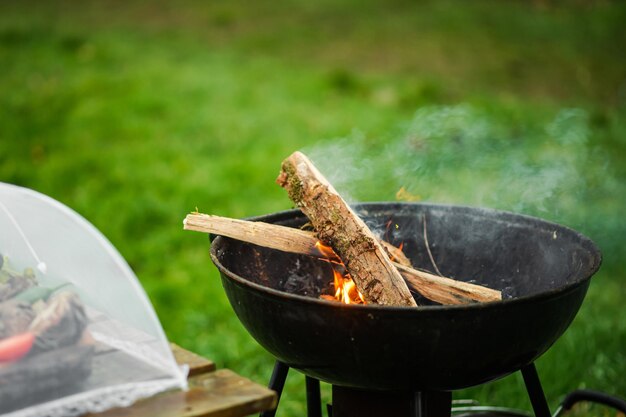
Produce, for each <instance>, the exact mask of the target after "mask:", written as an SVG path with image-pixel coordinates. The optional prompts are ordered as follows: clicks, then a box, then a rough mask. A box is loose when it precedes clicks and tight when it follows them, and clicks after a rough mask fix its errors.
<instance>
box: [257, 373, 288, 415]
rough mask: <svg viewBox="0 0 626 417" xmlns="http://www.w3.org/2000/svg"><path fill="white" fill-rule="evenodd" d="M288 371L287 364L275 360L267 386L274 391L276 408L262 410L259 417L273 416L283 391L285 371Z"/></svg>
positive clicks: (285, 377)
mask: <svg viewBox="0 0 626 417" xmlns="http://www.w3.org/2000/svg"><path fill="white" fill-rule="evenodd" d="M288 372H289V366H287V365H285V364H284V363H282V362H281V361H276V363H275V364H274V371H272V377H271V378H270V383H269V386H268V388H269V389H271V390H273V391H276V408H274V409H273V410H268V411H263V412H262V413H261V414H259V417H274V416H275V415H276V410H277V409H278V403H279V402H280V395H281V394H282V393H283V388H284V387H285V381H286V380H287V373H288Z"/></svg>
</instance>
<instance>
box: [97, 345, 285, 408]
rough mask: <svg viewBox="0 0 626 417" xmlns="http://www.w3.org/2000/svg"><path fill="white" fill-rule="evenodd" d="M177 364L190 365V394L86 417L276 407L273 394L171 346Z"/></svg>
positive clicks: (177, 393) (149, 400) (164, 396)
mask: <svg viewBox="0 0 626 417" xmlns="http://www.w3.org/2000/svg"><path fill="white" fill-rule="evenodd" d="M171 347H172V352H173V353H174V356H175V357H176V361H177V362H178V364H180V365H182V364H187V365H189V377H188V382H189V390H188V391H186V392H184V391H180V390H177V391H169V392H165V393H161V394H158V395H155V396H154V397H151V398H147V399H144V400H140V401H138V402H136V403H135V404H133V405H132V406H130V407H126V408H114V409H112V410H108V411H105V412H104V413H98V414H89V415H88V416H86V417H240V416H247V415H250V414H255V413H258V412H260V411H264V410H270V409H273V408H274V407H276V393H275V392H274V391H272V390H270V389H268V388H266V387H264V386H261V385H259V384H256V383H254V382H252V381H250V380H249V379H246V378H243V377H241V376H239V375H237V374H236V373H234V372H233V371H231V370H228V369H220V370H216V369H215V364H214V363H213V362H211V361H209V360H208V359H205V358H203V357H201V356H198V355H196V354H195V353H192V352H189V351H188V350H185V349H183V348H181V347H180V346H177V345H175V344H173V343H172V344H171Z"/></svg>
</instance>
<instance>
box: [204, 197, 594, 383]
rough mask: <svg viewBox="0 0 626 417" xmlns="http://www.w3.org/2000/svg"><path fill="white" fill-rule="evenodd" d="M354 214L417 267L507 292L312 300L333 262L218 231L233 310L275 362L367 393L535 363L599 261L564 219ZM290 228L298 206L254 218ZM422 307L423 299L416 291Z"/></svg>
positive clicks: (472, 213)
mask: <svg viewBox="0 0 626 417" xmlns="http://www.w3.org/2000/svg"><path fill="white" fill-rule="evenodd" d="M355 209H356V211H357V212H358V213H359V214H360V215H361V216H362V217H363V218H364V219H365V220H366V221H367V223H368V224H369V225H370V227H372V228H373V229H375V230H379V231H380V232H381V234H382V235H385V236H384V237H385V239H386V240H389V241H390V242H391V243H395V244H399V243H400V242H403V243H404V252H405V254H406V255H407V256H408V257H409V258H410V259H411V261H412V262H413V265H414V266H416V267H419V268H424V269H429V270H432V265H431V263H430V260H429V258H428V255H427V251H426V247H425V245H424V235H423V221H424V218H426V222H427V230H428V242H429V247H430V249H431V252H432V254H433V257H434V259H435V262H436V264H437V266H438V267H439V269H440V270H441V272H442V273H443V274H444V275H446V276H449V277H451V278H455V279H460V280H465V281H472V282H476V283H479V284H481V285H485V286H487V287H490V288H495V289H499V290H502V291H503V292H504V293H505V295H506V297H507V299H505V300H503V301H498V302H493V303H482V304H472V305H463V306H436V305H426V306H423V307H419V308H410V307H383V306H376V305H342V304H340V303H337V302H333V301H326V300H321V299H318V296H319V294H320V293H321V292H322V291H323V290H324V289H325V288H327V287H328V284H329V281H331V280H332V272H331V269H330V266H329V265H328V263H326V262H324V261H320V260H317V259H314V258H310V257H307V256H300V255H293V254H288V253H283V252H279V251H275V250H270V249H266V248H261V247H258V246H254V245H250V244H246V243H243V242H240V241H236V240H232V239H227V238H222V237H218V238H217V239H215V240H214V241H213V245H212V248H211V257H212V260H213V262H214V263H215V264H216V266H217V267H218V268H219V270H220V273H221V276H222V283H223V285H224V289H225V291H226V294H227V296H228V298H229V300H230V303H231V305H232V306H233V309H234V310H235V313H236V314H237V316H238V317H239V319H240V320H241V322H242V323H243V324H244V326H245V327H246V328H247V330H248V331H249V332H250V334H251V335H252V336H253V337H254V338H255V339H256V340H257V341H258V342H259V343H260V344H261V345H262V346H263V347H264V348H265V349H267V350H268V351H269V352H270V353H272V354H273V355H274V356H275V357H276V358H277V359H279V360H281V361H283V362H284V363H286V364H287V365H289V366H290V367H293V368H295V369H298V370H300V371H302V372H303V373H305V374H306V375H309V376H312V377H315V378H319V379H321V380H323V381H326V382H329V383H332V384H335V385H339V386H346V387H353V388H359V389H374V390H417V391H423V390H439V391H446V390H455V389H460V388H464V387H468V386H472V385H477V384H480V383H483V382H486V381H489V380H493V379H496V378H499V377H502V376H504V375H507V374H509V373H511V372H513V371H516V370H518V369H520V368H521V367H523V366H525V365H528V364H530V363H531V362H532V361H534V360H535V359H536V358H537V357H539V356H540V355H541V354H542V353H544V352H545V351H546V350H547V349H548V348H549V347H550V346H551V345H552V344H553V343H554V342H555V341H556V340H557V338H558V337H559V336H560V335H561V334H562V333H563V332H564V331H565V329H566V328H567V327H568V326H569V324H570V323H571V321H572V320H573V318H574V316H575V315H576V313H577V311H578V309H579V307H580V305H581V303H582V301H583V298H584V296H585V294H586V291H587V288H588V285H589V278H590V277H591V275H593V273H595V271H596V270H597V269H598V267H599V265H600V261H601V257H600V253H599V251H598V249H597V247H596V246H595V245H594V244H593V242H591V241H590V240H589V239H587V238H586V237H584V236H582V235H581V234H579V233H577V232H575V231H573V230H571V229H568V228H566V227H563V226H559V225H556V224H554V223H549V222H546V221H543V220H540V219H536V218H531V217H527V216H522V215H516V214H512V213H507V212H501V211H495V210H488V209H478V208H468V207H459V206H443V205H428V204H411V203H390V204H387V203H371V204H361V205H357V206H355ZM255 220H261V221H265V222H269V223H278V224H283V225H287V226H293V227H297V226H300V225H302V224H304V223H305V222H306V218H305V217H304V216H303V215H302V214H301V213H300V211H299V210H291V211H287V212H281V213H276V214H271V215H267V216H263V217H259V218H256V219H255ZM416 300H417V301H418V303H422V304H428V303H427V302H426V301H425V300H424V299H423V298H421V297H419V296H416Z"/></svg>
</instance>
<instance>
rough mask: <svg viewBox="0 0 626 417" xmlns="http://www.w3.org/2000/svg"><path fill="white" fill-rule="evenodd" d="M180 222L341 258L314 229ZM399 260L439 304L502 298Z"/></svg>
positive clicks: (193, 218)
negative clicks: (320, 241)
mask: <svg viewBox="0 0 626 417" xmlns="http://www.w3.org/2000/svg"><path fill="white" fill-rule="evenodd" d="M183 224H184V229H185V230H194V231H197V232H204V233H214V234H217V235H222V236H226V237H230V238H233V239H238V240H242V241H245V242H249V243H253V244H255V245H259V246H263V247H267V248H271V249H277V250H280V251H283V252H290V253H297V254H304V255H310V256H315V257H318V258H327V259H331V260H333V261H339V262H340V259H339V257H338V256H337V254H335V252H334V251H333V250H332V248H330V247H328V246H324V245H321V244H320V243H319V240H318V239H317V237H315V234H314V233H312V232H307V231H304V230H299V229H293V228H291V227H286V226H280V225H275V224H269V223H262V222H251V221H246V220H237V219H230V218H226V217H219V216H212V215H207V214H199V213H192V214H189V215H187V217H186V218H185V220H184V222H183ZM382 244H383V245H384V246H385V247H387V248H388V250H389V252H390V253H392V254H393V256H394V257H395V256H397V253H398V252H400V251H399V250H398V248H396V247H395V246H393V245H391V244H389V243H387V242H384V243H382ZM398 261H399V259H397V260H396V262H392V263H393V265H394V266H395V267H396V268H397V269H398V270H399V271H400V273H401V275H402V276H403V278H404V279H405V280H406V282H407V284H408V285H409V286H410V287H411V288H412V289H413V290H415V291H417V292H419V293H420V294H422V295H423V296H424V297H426V298H428V299H430V300H432V301H435V302H438V303H441V304H466V303H473V302H489V301H497V300H501V299H502V296H501V294H500V291H496V290H492V289H490V288H486V287H482V286H480V285H476V284H469V283H467V282H463V281H456V280H453V279H450V278H442V277H439V276H436V275H433V274H429V273H427V272H423V271H419V270H416V269H413V268H411V267H409V266H406V265H402V264H400V263H399V262H398ZM405 262H406V261H405ZM348 292H349V291H348Z"/></svg>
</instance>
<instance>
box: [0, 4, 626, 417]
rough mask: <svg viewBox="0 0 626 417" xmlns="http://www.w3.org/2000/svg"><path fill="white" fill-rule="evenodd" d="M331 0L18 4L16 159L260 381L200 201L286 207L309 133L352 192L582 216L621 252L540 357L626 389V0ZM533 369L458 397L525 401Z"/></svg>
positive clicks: (16, 173) (10, 140) (222, 359)
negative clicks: (282, 176)
mask: <svg viewBox="0 0 626 417" xmlns="http://www.w3.org/2000/svg"><path fill="white" fill-rule="evenodd" d="M327 3H328V4H324V3H315V4H309V3H305V2H302V3H300V2H289V3H285V4H283V5H274V4H271V3H267V4H264V3H258V4H254V5H251V4H247V3H243V2H201V1H197V2H194V1H178V2H174V3H166V2H141V1H131V2H123V3H119V2H112V1H107V2H95V1H89V2H83V3H81V4H80V5H77V4H74V3H62V2H61V3H56V2H55V3H52V2H50V3H46V2H36V3H31V4H26V3H25V4H19V3H17V2H14V3H8V2H7V3H2V4H1V5H0V91H1V92H2V93H1V94H0V181H4V182H9V183H14V184H19V185H23V186H26V187H30V188H33V189H36V190H38V191H41V192H43V193H45V194H48V195H50V196H52V197H54V198H56V199H58V200H60V201H62V202H63V203H65V204H67V205H69V206H70V207H72V208H74V209H75V210H77V211H78V212H79V213H81V214H82V215H84V216H85V217H86V218H87V219H88V220H90V221H91V222H93V223H94V225H95V226H96V227H98V228H99V229H100V230H101V231H102V232H103V233H104V234H105V235H106V236H108V237H109V239H110V240H111V241H112V242H113V244H114V245H115V246H116V247H117V248H118V249H119V250H120V252H121V253H122V254H123V256H124V257H125V258H126V259H127V260H128V262H129V264H130V265H131V266H132V268H133V269H134V270H135V272H136V273H137V275H138V277H139V279H140V280H141V282H142V284H143V286H144V287H145V289H146V290H147V292H148V294H149V296H150V298H151V300H152V301H153V303H154V305H155V309H156V310H157V313H158V314H159V317H160V318H161V321H162V323H163V326H164V328H165V330H166V333H167V334H168V336H169V337H170V339H171V340H173V341H176V342H177V343H179V344H181V345H183V346H185V347H188V348H190V349H192V350H194V351H197V352H199V353H201V354H203V355H206V356H208V357H210V358H212V359H214V360H215V361H216V362H217V363H218V366H220V367H229V368H231V369H234V370H235V371H237V372H239V373H241V374H243V375H246V376H248V377H250V378H252V379H254V380H256V381H259V382H263V383H264V382H265V381H267V380H268V378H269V374H270V372H271V366H272V359H271V357H270V356H269V355H268V354H267V353H265V352H264V351H263V349H261V348H260V347H259V346H258V345H257V344H256V343H255V342H254V341H253V340H252V339H251V338H250V337H249V336H248V334H247V333H246V331H245V330H244V329H243V327H242V326H241V325H240V324H239V322H238V320H237V319H236V317H235V315H234V313H233V312H232V310H231V308H230V306H229V305H228V301H227V300H226V298H225V296H224V294H223V291H222V289H221V286H220V283H219V277H218V274H217V271H216V270H215V268H214V267H213V266H212V264H211V263H210V260H209V257H208V253H207V250H208V241H207V238H206V237H205V236H202V235H199V234H194V233H189V232H183V231H182V230H181V220H182V218H183V217H184V215H185V214H186V213H187V212H189V211H193V210H194V209H195V208H196V207H197V208H198V209H199V210H200V211H202V212H207V213H213V214H220V215H225V216H231V217H245V216H252V215H258V214H264V213H268V212H272V211H277V210H282V209H287V208H289V207H290V206H291V204H290V202H289V201H288V199H287V197H286V195H285V193H284V192H283V191H282V190H281V189H280V188H279V187H278V186H276V185H275V184H274V179H275V177H276V174H277V172H278V169H279V166H280V161H281V160H282V159H283V158H284V157H285V156H287V155H288V154H289V153H291V152H292V151H294V150H296V149H304V150H306V151H307V152H309V153H310V154H311V155H313V157H314V158H315V160H316V162H318V163H319V164H320V166H321V167H322V168H323V170H324V172H326V173H328V174H329V176H330V177H331V178H332V179H333V182H335V183H336V184H337V185H338V187H339V188H340V190H341V191H343V192H346V193H347V194H349V195H350V196H352V197H353V198H354V199H358V200H390V199H391V200H393V199H395V194H396V191H397V190H398V189H399V188H400V187H405V189H407V190H408V191H410V192H411V193H413V194H417V195H419V196H420V197H421V199H423V200H425V201H435V202H451V203H460V204H472V205H485V206H491V207H497V208H503V209H509V210H514V211H518V212H524V213H529V214H533V215H538V216H541V217H545V218H548V219H550V220H553V221H557V222H560V223H564V224H567V225H570V226H572V227H575V228H577V229H579V230H581V231H583V232H584V233H587V234H588V235H589V236H591V237H592V238H593V239H594V240H595V241H597V242H598V244H599V245H600V247H601V248H602V250H603V253H604V266H603V269H602V272H601V273H599V274H598V275H597V277H596V278H595V279H594V281H593V284H592V286H591V290H590V292H589V295H588V297H587V299H586V302H585V304H584V305H583V308H582V310H581V312H580V313H579V315H578V317H577V318H576V320H575V321H574V323H573V324H572V326H571V327H570V329H569V330H568V331H567V333H566V334H565V335H564V336H563V337H562V338H561V339H560V340H559V341H558V342H557V343H556V344H555V345H554V347H553V348H552V349H551V350H550V351H549V352H548V353H547V354H546V355H545V356H544V357H542V358H541V359H540V360H539V362H538V369H539V373H540V376H541V377H542V380H543V383H544V387H545V389H546V391H547V394H548V397H549V399H550V401H551V404H552V405H554V404H555V403H556V402H557V401H558V400H559V396H560V395H562V394H564V393H566V392H567V391H568V390H571V389H574V388H577V387H583V386H584V387H589V388H597V389H601V390H605V391H608V392H611V393H615V394H620V395H626V383H625V382H624V381H625V380H624V378H623V375H624V374H626V349H624V344H625V343H626V324H625V323H626V322H625V321H624V320H623V317H624V308H623V307H622V300H623V299H624V298H625V297H626V289H625V288H626V286H625V285H624V278H625V277H626V276H625V274H624V272H623V269H622V262H623V260H624V259H626V250H625V249H624V237H623V236H624V235H625V233H626V221H625V220H624V216H623V211H624V209H625V208H626V204H625V203H626V201H625V199H626V197H624V196H626V184H625V181H624V179H625V178H626V95H625V93H624V91H625V90H624V89H625V88H626V87H624V85H625V84H624V83H625V82H626V81H625V80H626V63H625V59H626V58H625V57H624V54H623V51H622V50H621V47H622V45H624V42H625V41H626V39H625V33H624V31H623V29H622V22H623V21H624V18H625V16H626V8H625V7H624V6H623V5H620V4H619V3H617V2H616V3H612V2H606V3H602V4H599V5H596V6H595V7H591V6H587V5H586V4H584V3H581V4H570V5H552V4H551V3H545V4H544V3H541V2H539V3H538V4H537V5H535V6H533V7H531V6H528V5H526V4H525V3H523V2H500V3H492V2H486V1H483V2H475V3H473V5H472V6H468V5H466V4H464V3H460V2H451V1H443V2H422V3H420V4H418V5H414V4H412V3H411V2H401V1H398V2H394V4H393V5H386V3H383V2H381V3H380V4H379V3H376V2H365V3H361V2H358V3H357V2H327ZM346 161H350V162H351V164H348V165H347V166H346ZM521 387H522V383H521V380H520V378H519V377H518V376H511V377H508V378H505V379H503V380H501V381H498V382H495V383H492V384H489V385H486V386H483V387H479V388H473V389H471V390H469V391H466V392H462V393H458V394H455V396H456V397H458V398H462V397H467V396H471V397H475V398H479V399H480V400H481V401H483V402H486V403H490V404H499V405H509V406H519V407H524V408H528V407H529V406H528V403H527V399H526V398H525V396H524V394H523V392H522V390H521ZM302 390H303V380H302V377H301V376H300V375H296V374H292V375H291V376H290V378H289V380H288V385H287V391H286V393H285V396H284V397H283V400H282V401H281V409H280V412H279V415H282V416H298V415H302V414H303V408H304V401H303V392H302ZM324 396H325V399H326V400H328V387H324Z"/></svg>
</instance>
